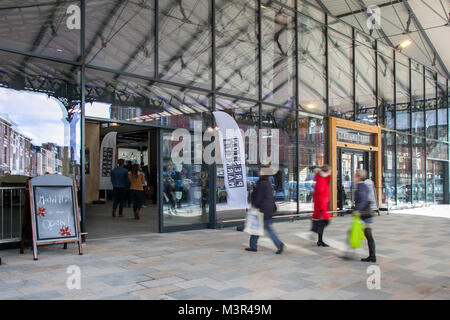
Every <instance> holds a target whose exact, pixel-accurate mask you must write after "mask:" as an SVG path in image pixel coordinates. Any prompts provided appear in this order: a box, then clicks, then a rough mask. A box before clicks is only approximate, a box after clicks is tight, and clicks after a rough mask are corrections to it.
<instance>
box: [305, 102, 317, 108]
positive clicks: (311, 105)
mask: <svg viewBox="0 0 450 320" xmlns="http://www.w3.org/2000/svg"><path fill="white" fill-rule="evenodd" d="M306 107H307V108H308V109H314V108H315V107H314V105H313V104H311V103H310V104H307V105H306Z"/></svg>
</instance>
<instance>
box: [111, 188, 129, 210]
mask: <svg viewBox="0 0 450 320" xmlns="http://www.w3.org/2000/svg"><path fill="white" fill-rule="evenodd" d="M126 194H127V188H113V198H114V203H113V210H114V211H115V210H116V209H117V205H119V214H120V215H121V214H122V212H123V204H124V202H125V196H126Z"/></svg>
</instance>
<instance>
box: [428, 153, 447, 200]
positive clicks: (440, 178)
mask: <svg viewBox="0 0 450 320" xmlns="http://www.w3.org/2000/svg"><path fill="white" fill-rule="evenodd" d="M427 185H428V189H427V191H428V192H427V200H428V202H429V203H435V204H443V203H445V201H446V199H445V185H446V162H444V161H435V160H428V168H427Z"/></svg>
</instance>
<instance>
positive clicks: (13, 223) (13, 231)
mask: <svg viewBox="0 0 450 320" xmlns="http://www.w3.org/2000/svg"><path fill="white" fill-rule="evenodd" d="M25 191H26V189H25V187H0V210H1V212H0V243H3V242H13V241H17V240H20V238H21V235H22V219H23V214H24V210H25Z"/></svg>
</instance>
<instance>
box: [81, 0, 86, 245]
mask: <svg viewBox="0 0 450 320" xmlns="http://www.w3.org/2000/svg"><path fill="white" fill-rule="evenodd" d="M85 32H86V0H81V30H80V37H81V39H80V53H81V54H80V56H81V76H80V86H81V99H80V100H81V105H80V108H81V124H80V125H81V129H80V132H81V150H80V152H81V155H80V158H81V165H80V179H81V183H80V193H81V201H80V202H81V203H80V206H81V226H80V228H81V232H82V233H85V232H86V172H85V163H86V155H85V146H86V127H85V124H86V121H85V118H86V88H85V81H86V69H85V63H86V59H85V39H86V35H85ZM82 240H83V241H86V236H82Z"/></svg>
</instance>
